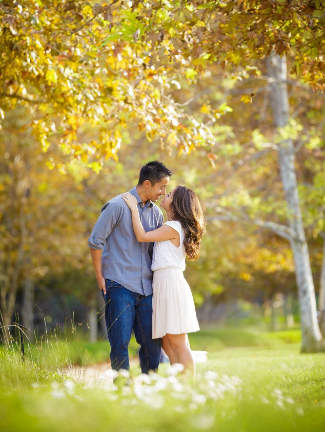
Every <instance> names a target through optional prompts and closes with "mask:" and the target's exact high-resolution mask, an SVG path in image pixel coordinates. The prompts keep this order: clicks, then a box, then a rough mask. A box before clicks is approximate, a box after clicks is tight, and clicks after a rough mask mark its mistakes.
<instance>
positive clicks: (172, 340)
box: [166, 333, 195, 377]
mask: <svg viewBox="0 0 325 432" xmlns="http://www.w3.org/2000/svg"><path fill="white" fill-rule="evenodd" d="M166 336H167V339H168V342H169V345H170V347H171V348H172V350H173V351H174V352H175V353H176V355H177V362H178V363H182V365H184V367H185V369H187V370H190V371H191V372H192V374H193V376H194V377H195V364H194V360H193V357H192V353H191V350H190V348H189V346H188V338H187V334H186V333H182V334H169V333H168V334H167V335H166Z"/></svg>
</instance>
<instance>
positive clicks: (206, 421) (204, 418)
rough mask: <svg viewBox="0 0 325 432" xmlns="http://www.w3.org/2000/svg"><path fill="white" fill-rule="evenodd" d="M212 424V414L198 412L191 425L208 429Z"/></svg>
mask: <svg viewBox="0 0 325 432" xmlns="http://www.w3.org/2000/svg"><path fill="white" fill-rule="evenodd" d="M213 424H214V416H213V415H212V414H200V415H198V416H197V417H196V418H195V419H194V421H193V426H194V427H196V428H197V429H210V428H211V427H212V426H213Z"/></svg>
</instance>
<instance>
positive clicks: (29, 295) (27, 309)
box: [22, 277, 35, 342]
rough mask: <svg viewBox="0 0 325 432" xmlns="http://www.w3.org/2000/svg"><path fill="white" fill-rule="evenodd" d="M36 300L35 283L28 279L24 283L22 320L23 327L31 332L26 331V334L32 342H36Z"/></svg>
mask: <svg viewBox="0 0 325 432" xmlns="http://www.w3.org/2000/svg"><path fill="white" fill-rule="evenodd" d="M34 298H35V285H34V281H33V280H31V279H30V278H29V277H26V278H25V283H24V297H23V309H22V319H23V325H24V326H25V327H27V328H29V330H25V329H24V332H26V335H27V336H28V339H29V341H30V342H33V341H34V310H33V309H34Z"/></svg>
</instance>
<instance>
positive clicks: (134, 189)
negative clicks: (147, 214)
mask: <svg viewBox="0 0 325 432" xmlns="http://www.w3.org/2000/svg"><path fill="white" fill-rule="evenodd" d="M130 194H132V195H134V196H135V197H136V199H137V200H138V204H141V205H142V199H141V198H140V196H139V194H138V191H137V188H136V186H134V188H133V189H131V190H130ZM152 206H153V202H152V201H150V200H148V201H147V202H146V204H145V207H152Z"/></svg>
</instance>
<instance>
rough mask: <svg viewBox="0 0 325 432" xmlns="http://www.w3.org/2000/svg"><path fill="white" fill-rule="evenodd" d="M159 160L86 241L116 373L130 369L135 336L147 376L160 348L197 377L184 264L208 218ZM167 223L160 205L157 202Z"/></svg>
mask: <svg viewBox="0 0 325 432" xmlns="http://www.w3.org/2000/svg"><path fill="white" fill-rule="evenodd" d="M171 175H172V172H171V171H170V170H169V169H167V168H166V167H165V165H164V164H162V163H161V162H158V161H153V162H149V163H147V164H146V165H144V166H143V167H142V168H141V171H140V175H139V182H138V184H137V186H135V187H134V188H133V189H131V191H130V192H127V193H125V194H122V195H118V196H117V197H115V198H113V199H112V200H110V201H108V202H107V203H106V204H105V205H104V206H103V208H102V213H101V215H100V217H99V219H98V221H97V222H96V224H95V226H94V229H93V232H92V234H91V236H90V238H89V239H88V244H89V246H90V250H91V257H92V261H93V264H94V267H95V272H96V277H97V281H98V285H99V288H100V289H101V290H102V294H103V297H104V300H105V319H106V326H107V334H108V339H109V342H110V345H111V354H110V357H111V365H112V368H113V369H116V370H119V369H129V355H128V346H129V343H130V339H131V334H132V331H133V332H134V335H135V338H136V341H137V342H138V344H139V345H140V350H139V357H140V366H141V371H142V373H148V372H149V371H150V370H157V369H158V366H159V359H160V354H161V348H163V350H164V351H165V353H166V354H167V356H168V357H169V360H170V363H171V364H173V363H181V364H183V365H184V367H185V368H186V369H189V370H191V371H192V372H194V362H193V357H192V354H191V350H190V347H189V343H188V338H187V333H190V332H196V331H198V330H199V324H198V321H197V317H196V312H195V307H194V302H193V296H192V293H191V289H190V287H189V285H188V283H187V282H186V280H185V278H184V276H183V271H184V270H185V259H186V257H187V259H189V260H196V259H197V258H198V255H199V248H200V242H201V238H202V235H203V233H204V230H205V221H204V217H203V213H202V209H201V205H200V202H199V200H198V198H197V196H196V195H195V193H194V192H193V191H192V190H191V189H189V188H187V187H185V186H178V187H176V188H175V189H173V190H172V191H170V192H169V193H168V194H166V192H167V191H166V189H167V186H168V183H169V178H170V176H171ZM162 196H163V197H164V198H163V200H162V201H161V204H160V206H161V208H162V209H164V210H165V212H166V216H167V219H168V220H167V222H165V223H163V214H162V212H161V210H160V209H159V207H158V206H157V205H156V204H155V201H157V200H158V199H159V198H160V197H162Z"/></svg>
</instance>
